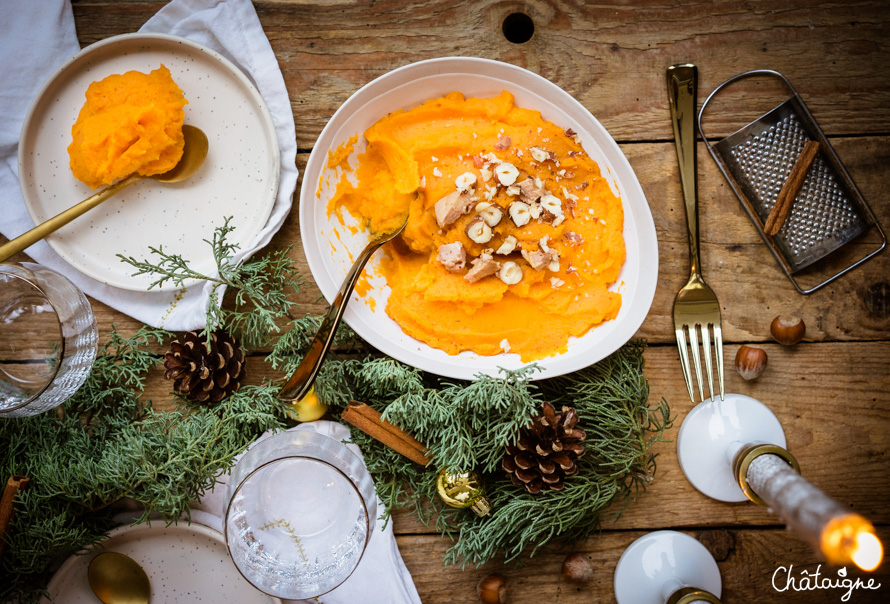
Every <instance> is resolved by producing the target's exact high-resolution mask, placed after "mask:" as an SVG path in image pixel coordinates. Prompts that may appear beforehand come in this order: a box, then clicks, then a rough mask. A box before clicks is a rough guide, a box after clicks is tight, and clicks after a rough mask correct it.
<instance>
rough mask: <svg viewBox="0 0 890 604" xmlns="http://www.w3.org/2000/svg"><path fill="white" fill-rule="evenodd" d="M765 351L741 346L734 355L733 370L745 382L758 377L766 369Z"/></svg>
mask: <svg viewBox="0 0 890 604" xmlns="http://www.w3.org/2000/svg"><path fill="white" fill-rule="evenodd" d="M766 361H767V356H766V351H765V350H762V349H760V348H756V347H754V346H744V345H743V346H741V347H740V348H739V351H738V352H737V353H736V355H735V368H736V371H738V372H739V375H740V376H742V378H744V379H746V380H754V379H757V378H758V377H760V374H761V373H763V370H764V369H766Z"/></svg>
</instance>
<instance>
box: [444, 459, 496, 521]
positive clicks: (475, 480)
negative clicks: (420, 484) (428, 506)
mask: <svg viewBox="0 0 890 604" xmlns="http://www.w3.org/2000/svg"><path fill="white" fill-rule="evenodd" d="M436 490H437V491H438V492H439V497H441V498H442V501H444V502H445V504H446V505H449V506H451V507H453V508H459V509H464V508H471V509H472V510H473V511H474V512H476V514H477V515H479V516H487V515H488V514H489V513H490V512H491V504H490V503H489V502H488V499H487V498H486V497H485V489H484V488H483V487H482V479H481V478H480V477H479V474H478V473H477V472H476V471H474V470H469V471H466V472H453V471H450V470H448V469H445V470H442V471H441V472H439V477H438V479H437V480H436Z"/></svg>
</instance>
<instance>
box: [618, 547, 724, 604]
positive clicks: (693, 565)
mask: <svg viewBox="0 0 890 604" xmlns="http://www.w3.org/2000/svg"><path fill="white" fill-rule="evenodd" d="M721 589H722V582H721V580H720V569H718V568H717V562H715V561H714V557H713V556H711V553H710V552H709V551H708V550H707V548H706V547H705V546H704V545H702V544H701V543H699V542H698V541H697V540H695V539H693V538H692V537H690V536H689V535H686V534H684V533H678V532H677V531H655V532H654V533H649V534H648V535H644V536H642V537H640V538H639V539H637V540H636V541H634V542H633V543H631V544H630V545H629V546H628V548H627V549H626V550H624V553H623V554H621V558H620V559H619V560H618V566H617V567H616V568H615V599H616V600H618V604H691V603H693V602H696V603H698V602H710V603H711V604H720V600H719V597H720V591H721Z"/></svg>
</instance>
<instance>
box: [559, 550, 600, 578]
mask: <svg viewBox="0 0 890 604" xmlns="http://www.w3.org/2000/svg"><path fill="white" fill-rule="evenodd" d="M561 574H562V578H563V579H565V580H566V581H568V582H569V583H577V584H579V585H583V584H584V583H587V582H588V581H590V577H592V576H593V565H592V564H591V563H590V560H588V559H587V556H585V555H584V554H572V555H570V556H569V557H567V558H566V559H565V560H564V561H563V563H562V571H561Z"/></svg>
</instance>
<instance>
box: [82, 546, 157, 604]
mask: <svg viewBox="0 0 890 604" xmlns="http://www.w3.org/2000/svg"><path fill="white" fill-rule="evenodd" d="M87 580H88V581H89V582H90V588H91V589H92V590H93V593H94V594H96V597H97V598H99V599H100V600H101V601H102V602H104V604H148V601H149V599H150V598H151V584H150V583H149V582H148V575H146V574H145V571H144V570H143V569H142V567H141V566H139V564H138V563H137V562H136V561H135V560H133V559H132V558H130V557H129V556H125V555H124V554H119V553H117V552H102V553H101V554H99V555H98V556H96V557H95V558H93V559H92V560H91V561H90V567H89V570H87Z"/></svg>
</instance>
